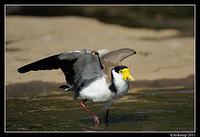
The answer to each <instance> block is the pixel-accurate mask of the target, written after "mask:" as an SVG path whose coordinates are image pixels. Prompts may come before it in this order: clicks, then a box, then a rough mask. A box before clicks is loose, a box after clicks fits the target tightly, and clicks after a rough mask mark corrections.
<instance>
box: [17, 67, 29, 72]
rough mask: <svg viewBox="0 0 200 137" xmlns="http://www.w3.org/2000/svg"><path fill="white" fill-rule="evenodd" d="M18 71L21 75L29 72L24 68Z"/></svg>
mask: <svg viewBox="0 0 200 137" xmlns="http://www.w3.org/2000/svg"><path fill="white" fill-rule="evenodd" d="M17 71H18V72H19V73H26V72H28V71H27V70H25V69H23V67H21V68H18V69H17Z"/></svg>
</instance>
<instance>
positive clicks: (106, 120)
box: [105, 109, 109, 123]
mask: <svg viewBox="0 0 200 137" xmlns="http://www.w3.org/2000/svg"><path fill="white" fill-rule="evenodd" d="M108 114H109V109H107V111H106V116H105V123H108V122H109V120H108Z"/></svg>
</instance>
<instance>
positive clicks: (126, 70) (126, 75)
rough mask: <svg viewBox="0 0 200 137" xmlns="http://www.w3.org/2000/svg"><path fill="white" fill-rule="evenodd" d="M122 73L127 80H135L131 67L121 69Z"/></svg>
mask: <svg viewBox="0 0 200 137" xmlns="http://www.w3.org/2000/svg"><path fill="white" fill-rule="evenodd" d="M121 74H122V75H123V78H124V80H125V81H127V80H129V79H131V80H134V78H133V77H132V76H131V75H130V71H129V68H125V69H123V70H122V71H121Z"/></svg>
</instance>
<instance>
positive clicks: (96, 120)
mask: <svg viewBox="0 0 200 137" xmlns="http://www.w3.org/2000/svg"><path fill="white" fill-rule="evenodd" d="M85 101H87V99H84V100H83V101H82V102H81V106H82V107H83V108H84V109H85V110H87V111H88V112H89V113H90V114H91V115H92V116H93V117H94V121H95V123H96V124H98V125H99V119H98V117H97V116H95V115H94V114H93V113H92V112H91V111H90V110H89V109H88V108H87V107H86V106H85V104H84V102H85Z"/></svg>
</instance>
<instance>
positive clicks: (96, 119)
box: [94, 116, 99, 125]
mask: <svg viewBox="0 0 200 137" xmlns="http://www.w3.org/2000/svg"><path fill="white" fill-rule="evenodd" d="M94 121H95V123H96V124H97V125H99V119H98V117H97V116H94Z"/></svg>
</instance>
